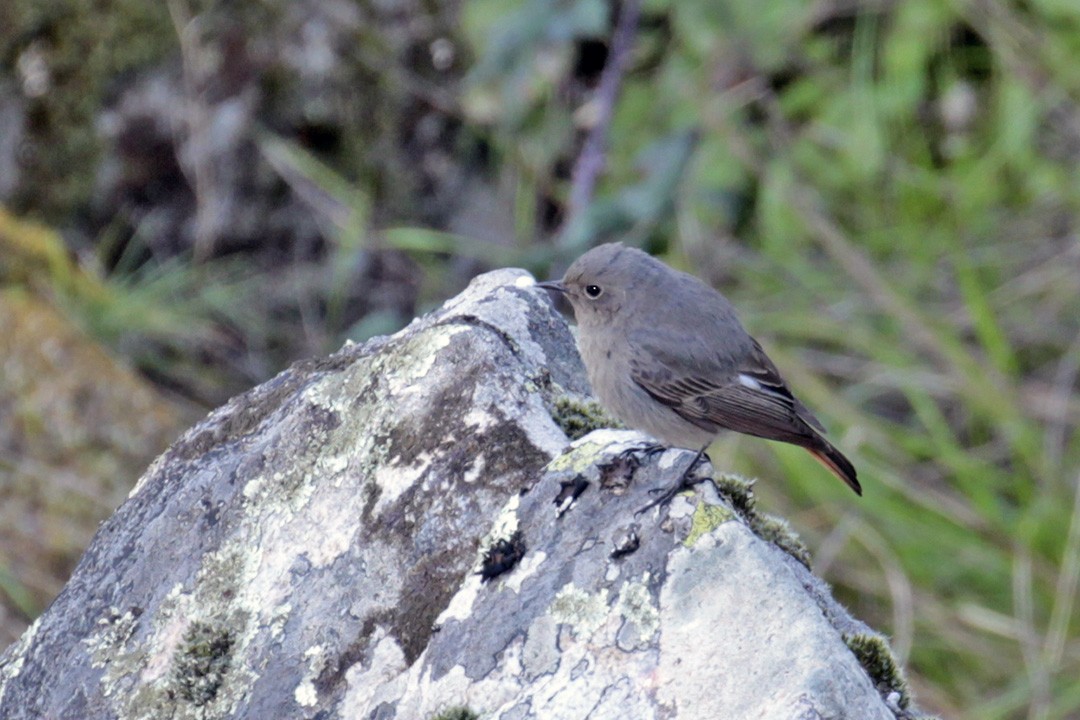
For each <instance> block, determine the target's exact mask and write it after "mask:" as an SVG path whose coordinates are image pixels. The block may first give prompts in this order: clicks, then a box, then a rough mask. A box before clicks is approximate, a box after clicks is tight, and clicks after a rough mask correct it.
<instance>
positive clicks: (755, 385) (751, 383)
mask: <svg viewBox="0 0 1080 720" xmlns="http://www.w3.org/2000/svg"><path fill="white" fill-rule="evenodd" d="M739 384H740V385H742V386H743V387H748V388H750V389H751V390H759V391H760V390H761V383H759V382H758V381H757V380H755V379H754V378H752V377H750V376H749V375H744V374H742V373H739Z"/></svg>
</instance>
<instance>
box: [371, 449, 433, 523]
mask: <svg viewBox="0 0 1080 720" xmlns="http://www.w3.org/2000/svg"><path fill="white" fill-rule="evenodd" d="M433 459H434V458H433V456H432V455H431V453H428V452H423V453H420V454H419V455H418V456H417V458H416V461H415V462H413V463H412V464H411V465H395V464H392V463H383V464H380V465H379V466H378V467H376V468H375V484H376V485H377V486H378V488H379V501H378V503H377V504H376V505H375V509H374V513H373V514H375V515H378V514H379V513H381V512H382V511H383V510H384V509H385V508H386V507H387V506H388V505H390V504H391V503H393V502H394V501H395V500H397V499H398V498H399V497H401V495H402V494H403V493H405V492H406V491H407V490H409V489H410V488H411V487H412V486H413V485H415V484H416V483H417V481H419V480H420V478H422V477H423V476H424V473H425V472H427V470H428V467H429V466H430V465H431V462H432V460H433Z"/></svg>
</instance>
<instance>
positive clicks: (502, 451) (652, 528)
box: [0, 270, 912, 720]
mask: <svg viewBox="0 0 1080 720" xmlns="http://www.w3.org/2000/svg"><path fill="white" fill-rule="evenodd" d="M584 377H585V376H584V372H583V369H582V367H581V365H580V360H579V359H578V357H577V353H576V351H575V350H574V346H573V339H572V336H571V334H570V331H569V330H568V328H567V326H566V323H565V322H564V320H563V319H562V318H561V317H560V316H559V315H558V314H557V313H556V312H555V311H554V310H553V308H552V306H551V304H550V303H549V301H548V299H547V298H546V297H545V296H544V293H543V291H541V290H539V289H537V288H535V287H533V280H532V278H531V277H529V276H528V275H527V274H525V273H524V272H522V271H515V270H503V271H497V272H493V273H488V274H487V275H483V276H481V277H479V278H477V279H476V280H474V281H473V283H472V284H471V285H470V286H469V288H468V289H467V290H466V291H465V292H464V293H462V294H461V295H460V296H458V297H456V298H454V299H452V300H450V301H449V302H447V303H446V304H445V305H444V306H443V307H442V308H441V309H439V310H438V311H436V312H434V313H431V314H429V315H427V316H425V317H423V318H420V319H418V320H416V321H414V322H413V323H412V324H411V325H410V326H409V327H407V328H406V329H404V330H402V331H401V332H399V333H398V334H396V335H394V336H392V337H387V338H379V339H376V340H372V341H370V342H367V343H364V344H363V345H349V346H347V347H345V348H344V349H342V350H341V351H340V352H338V353H336V354H335V355H333V356H331V357H329V358H327V359H324V360H319V361H314V362H305V363H300V364H297V365H295V366H294V367H292V368H290V369H289V370H287V371H285V372H283V373H281V374H280V375H279V376H277V377H276V378H274V379H272V380H270V381H269V382H267V383H264V384H263V385H260V386H259V387H257V388H255V389H253V390H251V391H250V392H248V393H246V394H244V395H242V396H239V397H237V398H234V399H233V400H232V401H230V402H229V403H228V404H227V405H225V406H224V407H222V408H221V409H219V410H217V411H215V412H214V413H212V414H211V415H210V416H209V417H207V418H206V419H205V420H203V421H202V422H201V423H199V424H198V425H196V426H195V427H193V428H192V429H191V430H190V431H188V432H187V433H186V434H185V435H184V436H183V437H182V438H181V439H180V440H179V441H178V442H177V443H176V444H175V445H174V446H173V447H172V448H170V449H169V450H168V451H167V452H166V453H165V454H164V455H162V456H161V457H160V458H159V459H158V460H157V461H156V462H155V463H154V464H153V465H152V466H151V467H150V468H149V470H148V471H147V472H146V474H145V475H144V476H143V478H142V479H141V480H140V481H139V483H138V485H137V486H136V487H135V489H134V490H133V491H132V493H131V495H130V497H129V498H128V500H127V501H126V502H125V503H124V504H123V505H122V506H121V507H120V509H119V510H117V512H116V513H115V515H114V516H113V517H112V518H111V519H110V520H108V521H107V522H106V523H105V524H104V525H103V526H102V527H101V529H100V531H99V532H98V534H97V536H96V537H95V539H94V541H93V543H92V544H91V546H90V548H89V549H88V550H87V551H86V554H85V555H84V557H83V558H82V560H81V561H80V563H79V566H78V568H77V569H76V571H75V573H74V575H73V576H72V578H71V580H70V582H69V583H68V584H67V586H66V587H65V589H64V591H63V592H62V593H61V594H60V596H59V597H58V598H57V599H56V601H55V602H54V603H53V604H52V606H51V607H50V608H49V609H48V610H47V611H46V612H45V613H44V614H43V615H42V616H41V617H40V618H39V619H38V620H37V621H36V622H35V623H34V625H33V626H32V627H31V628H30V629H29V630H28V631H27V632H26V633H25V635H24V636H23V637H22V638H21V639H20V640H19V641H18V642H17V643H15V644H14V645H12V646H11V647H10V648H8V649H7V651H6V652H5V653H4V654H3V655H2V656H0V717H3V718H5V719H10V720H15V719H18V718H39V717H48V718H80V719H84V718H86V719H90V718H94V719H96V718H147V719H149V718H163V717H168V718H174V719H180V718H285V717H288V718H337V717H341V718H379V719H385V720H389V719H390V718H402V719H409V720H411V719H414V718H416V719H423V720H426V719H428V718H435V717H442V718H471V717H484V718H503V719H505V720H510V719H511V718H515V719H525V718H559V719H561V720H573V719H574V718H590V719H593V720H597V719H599V718H652V717H666V718H676V717H677V718H778V719H779V718H785V719H786V718H857V719H859V720H870V719H876V718H881V719H882V720H890V719H892V718H898V717H900V718H904V717H912V715H911V710H910V707H909V701H908V695H907V692H906V690H905V687H904V684H903V680H902V678H901V677H900V675H899V671H898V669H897V668H896V666H895V663H894V662H893V661H892V658H891V656H890V655H889V652H888V647H887V645H886V643H885V642H884V641H883V639H882V638H881V637H880V636H878V635H876V634H875V633H874V632H873V631H871V630H870V629H869V628H867V627H866V626H864V625H863V624H861V623H859V622H858V621H856V620H854V619H853V618H851V617H850V616H849V615H848V613H847V612H846V611H845V610H844V609H843V608H841V607H840V606H839V605H837V604H836V602H835V601H833V600H832V598H831V597H830V595H829V591H828V588H827V587H826V586H825V585H824V583H822V582H821V581H820V580H818V579H817V578H815V577H814V576H813V575H812V574H811V573H810V571H809V570H808V569H807V566H806V565H807V555H806V551H805V549H803V548H802V546H801V545H800V544H799V542H798V540H797V539H796V538H795V537H794V536H793V535H792V534H791V533H790V532H789V531H787V529H786V527H785V526H784V525H783V523H782V522H779V521H777V520H775V519H771V518H768V517H765V516H763V515H761V514H759V513H758V512H757V511H756V510H755V509H754V507H753V496H752V494H751V493H750V490H749V486H748V484H747V483H745V482H744V481H741V480H740V479H738V478H734V477H730V476H719V477H717V478H715V480H714V482H712V483H709V482H704V483H702V484H700V485H698V486H697V488H696V489H695V491H694V492H692V493H686V494H684V495H680V496H678V497H677V498H676V499H675V500H674V501H673V502H672V503H671V504H670V505H669V506H667V507H665V508H654V509H650V510H648V511H646V512H644V513H641V514H640V515H638V514H635V511H637V510H638V509H640V508H642V507H643V506H644V505H646V504H647V503H648V501H649V499H650V498H651V497H652V495H650V492H649V491H650V489H653V488H655V487H658V486H665V485H670V484H671V483H672V482H673V481H674V479H675V478H676V477H678V476H679V474H680V473H681V472H682V470H683V468H684V467H685V466H686V464H687V463H688V462H689V461H690V459H691V454H690V453H688V452H685V451H681V450H671V451H667V452H664V453H662V454H659V455H653V456H647V455H644V454H641V453H635V452H633V450H634V448H635V447H637V446H640V445H641V444H642V442H643V441H644V438H643V437H642V436H640V435H637V434H635V433H631V432H629V431H617V430H602V429H601V430H594V429H593V428H594V427H600V426H603V425H606V424H609V423H608V422H607V421H606V420H605V418H604V417H603V414H602V413H601V412H599V411H598V409H597V408H596V407H595V405H594V404H592V403H591V402H590V400H589V398H588V388H587V385H586V381H585V379H584ZM590 431H591V432H590ZM568 434H569V435H571V436H573V437H576V438H578V439H577V440H576V441H575V442H573V443H571V440H570V438H568Z"/></svg>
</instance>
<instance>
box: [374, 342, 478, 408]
mask: <svg viewBox="0 0 1080 720" xmlns="http://www.w3.org/2000/svg"><path fill="white" fill-rule="evenodd" d="M466 331H467V328H464V327H460V326H454V325H436V326H434V327H431V328H428V329H427V330H425V331H424V332H421V333H418V334H417V335H416V336H414V337H413V338H412V339H410V340H409V341H408V342H407V343H406V344H405V346H404V347H402V348H401V349H400V351H399V352H397V353H395V354H394V359H395V361H396V363H395V365H394V366H393V367H392V368H384V369H385V370H386V371H387V372H386V374H385V376H384V377H385V378H386V380H387V385H388V387H389V389H390V392H391V393H392V394H393V395H395V396H397V397H399V398H406V397H409V396H410V395H422V394H424V393H426V392H427V391H428V390H429V389H430V387H429V386H428V385H427V384H425V383H421V382H417V380H419V379H421V378H424V377H426V376H427V374H428V373H429V372H431V368H433V367H434V366H435V363H436V362H437V361H438V360H439V359H440V351H441V350H443V349H444V348H445V347H446V346H448V345H449V344H450V341H451V340H453V339H454V336H455V335H457V334H458V333H461V332H466Z"/></svg>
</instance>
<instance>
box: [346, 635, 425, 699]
mask: <svg viewBox="0 0 1080 720" xmlns="http://www.w3.org/2000/svg"><path fill="white" fill-rule="evenodd" d="M368 646H369V647H371V648H372V651H371V660H370V662H369V663H367V662H365V663H356V664H354V665H353V666H352V667H351V668H349V670H348V671H347V672H346V673H345V683H346V685H347V686H348V689H347V690H346V691H345V698H344V699H343V700H342V702H341V712H340V714H339V717H361V716H367V715H368V714H369V713H370V709H371V708H374V707H378V706H379V705H380V704H381V703H383V702H390V703H393V702H396V701H397V700H398V699H399V698H401V695H402V691H403V688H404V686H405V683H406V682H407V679H408V675H407V673H406V670H407V669H408V668H407V666H406V664H405V653H403V652H402V651H401V646H400V645H398V644H397V641H395V640H394V639H393V638H392V637H390V636H388V635H387V634H386V630H385V629H384V628H382V627H378V628H376V630H375V632H374V633H373V634H372V636H371V641H370V642H369V644H368Z"/></svg>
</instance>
